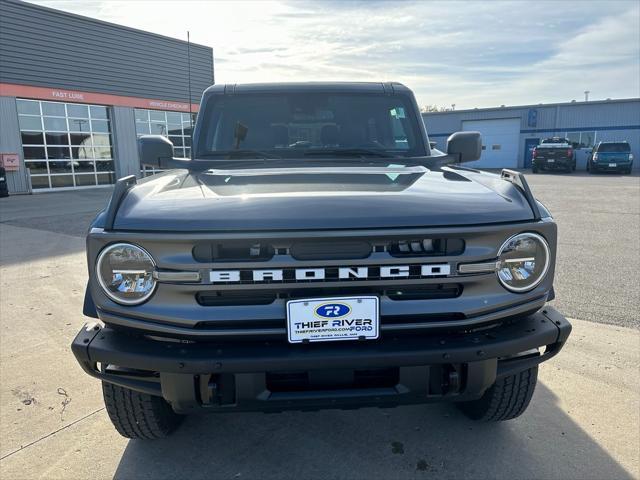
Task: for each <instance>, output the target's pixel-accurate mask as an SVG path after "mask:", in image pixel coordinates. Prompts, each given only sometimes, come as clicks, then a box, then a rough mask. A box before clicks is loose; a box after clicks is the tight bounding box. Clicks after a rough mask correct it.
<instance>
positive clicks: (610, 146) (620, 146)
mask: <svg viewBox="0 0 640 480" xmlns="http://www.w3.org/2000/svg"><path fill="white" fill-rule="evenodd" d="M630 151H631V148H630V147H629V144H628V143H626V142H620V143H601V144H600V146H599V147H598V152H615V153H625V152H627V153H628V152H630Z"/></svg>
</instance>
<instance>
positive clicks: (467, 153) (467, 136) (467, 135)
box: [447, 132, 482, 163]
mask: <svg viewBox="0 0 640 480" xmlns="http://www.w3.org/2000/svg"><path fill="white" fill-rule="evenodd" d="M481 154H482V137H481V136H480V132H456V133H454V134H452V135H451V136H450V137H449V138H447V155H452V156H454V157H457V159H458V162H459V163H464V162H473V161H474V160H478V159H479V158H480V155H481Z"/></svg>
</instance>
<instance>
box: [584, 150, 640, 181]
mask: <svg viewBox="0 0 640 480" xmlns="http://www.w3.org/2000/svg"><path fill="white" fill-rule="evenodd" d="M632 167H633V154H632V153H631V146H630V145H629V143H628V142H598V144H597V145H596V146H595V147H593V150H592V151H591V154H590V155H589V158H588V159H587V171H589V173H595V172H622V173H626V174H630V173H631V168H632Z"/></svg>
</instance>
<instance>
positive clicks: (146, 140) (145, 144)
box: [138, 135, 173, 168]
mask: <svg viewBox="0 0 640 480" xmlns="http://www.w3.org/2000/svg"><path fill="white" fill-rule="evenodd" d="M138 155H139V156H140V163H141V164H142V165H147V166H150V167H155V168H168V167H169V164H170V163H171V160H172V159H173V143H171V142H170V141H169V139H167V138H165V137H163V136H162V135H144V136H142V137H140V138H139V139H138Z"/></svg>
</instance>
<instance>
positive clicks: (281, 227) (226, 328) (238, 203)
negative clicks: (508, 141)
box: [72, 83, 571, 438]
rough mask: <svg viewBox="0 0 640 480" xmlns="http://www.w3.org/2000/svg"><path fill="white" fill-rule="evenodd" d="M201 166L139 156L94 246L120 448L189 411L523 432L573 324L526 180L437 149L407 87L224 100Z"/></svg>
mask: <svg viewBox="0 0 640 480" xmlns="http://www.w3.org/2000/svg"><path fill="white" fill-rule="evenodd" d="M193 145H194V149H195V150H194V158H193V160H188V159H177V158H174V156H173V146H172V144H171V143H170V142H169V141H168V140H167V139H166V138H164V137H160V136H145V137H142V138H141V139H140V143H139V147H140V155H141V158H142V159H143V163H145V164H147V165H151V166H154V167H158V168H163V169H166V168H172V167H173V168H174V169H173V170H168V171H166V172H164V173H162V174H158V175H156V176H152V177H148V178H146V179H144V180H141V181H138V180H136V178H135V177H133V176H132V177H127V178H123V179H120V180H119V181H118V182H117V184H116V186H115V189H114V193H113V196H112V198H111V200H110V203H109V205H108V207H107V208H106V209H105V211H103V212H102V213H101V214H100V215H99V216H98V217H97V218H96V219H95V221H94V222H93V224H92V225H91V229H90V231H89V234H88V238H87V258H88V262H89V271H90V275H89V284H88V287H87V292H86V296H85V308H84V313H85V315H87V316H89V317H94V318H97V319H100V320H101V321H102V322H103V324H104V326H101V325H98V324H94V325H87V326H86V327H85V328H83V329H82V330H81V331H80V332H79V334H78V335H77V337H76V339H75V340H74V341H73V344H72V349H73V352H74V354H75V355H76V358H77V359H78V361H79V363H80V365H81V366H82V367H83V369H84V370H85V371H86V372H87V373H88V374H90V375H92V376H94V377H96V378H99V379H101V380H102V382H103V392H104V398H105V405H106V408H107V412H108V413H109V416H110V418H111V420H112V422H113V424H114V426H115V427H116V429H117V430H118V431H119V432H120V433H121V434H122V435H124V436H127V437H131V438H157V437H162V436H164V435H167V434H168V433H170V432H171V431H172V430H173V429H174V428H175V427H176V426H177V424H178V423H179V421H180V419H181V418H182V415H184V414H188V413H192V412H200V411H208V412H218V413H220V412H229V411H234V410H235V411H244V410H258V411H281V410H285V409H298V410H314V409H322V408H357V407H364V406H395V405H402V404H415V403H424V402H428V401H455V402H457V404H458V405H459V406H460V408H461V409H462V411H463V412H464V413H465V414H466V415H468V416H469V417H470V418H472V419H477V420H485V421H499V420H508V419H512V418H515V417H517V416H519V415H520V414H522V413H523V412H524V411H525V409H526V408H527V406H528V404H529V401H530V399H531V397H532V395H533V392H534V389H535V385H536V379H537V372H538V365H539V364H540V363H541V362H543V361H546V360H548V359H549V358H551V357H552V356H553V355H555V354H557V353H558V352H559V351H560V349H561V348H562V346H563V345H564V342H565V341H566V339H567V338H568V336H569V333H570V331H571V325H570V324H569V323H568V322H567V320H566V319H565V318H564V317H563V316H562V315H561V314H559V313H558V312H557V311H555V310H554V309H553V308H551V307H547V306H545V304H546V302H547V301H548V300H550V299H552V298H553V296H554V294H553V277H554V269H555V252H556V236H557V233H556V224H555V223H554V221H553V219H552V217H551V214H550V213H549V212H548V211H547V210H546V209H545V208H544V206H543V205H542V204H540V203H539V202H537V201H536V200H535V198H534V197H533V195H532V193H531V190H530V189H529V187H528V185H527V182H526V180H525V178H524V176H523V175H521V174H519V173H517V172H513V171H509V170H505V171H503V172H502V173H501V175H495V174H490V173H485V172H481V171H479V170H475V169H471V168H464V167H462V166H460V165H458V164H459V163H464V162H469V161H474V160H477V159H478V158H479V157H480V153H481V149H482V142H481V138H480V135H479V133H478V132H458V133H454V134H453V135H451V136H450V137H449V138H448V140H447V147H446V153H444V152H437V151H432V150H431V148H430V145H429V142H428V137H427V134H426V130H425V128H424V125H423V123H422V118H421V116H420V113H419V109H418V107H417V104H416V102H415V99H414V97H413V94H412V92H411V91H410V90H409V89H408V88H406V87H405V86H403V85H401V84H397V83H392V84H381V83H310V84H257V85H216V86H213V87H210V88H209V89H207V91H206V92H205V94H204V96H203V98H202V104H201V109H200V113H199V115H198V119H197V123H196V127H195V134H194V141H193Z"/></svg>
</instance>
